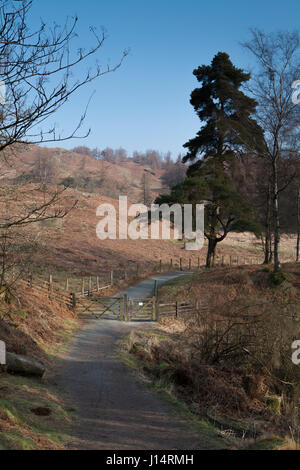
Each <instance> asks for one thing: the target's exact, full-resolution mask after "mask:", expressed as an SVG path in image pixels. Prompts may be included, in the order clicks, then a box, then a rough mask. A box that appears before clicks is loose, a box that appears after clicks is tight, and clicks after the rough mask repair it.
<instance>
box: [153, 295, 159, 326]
mask: <svg viewBox="0 0 300 470" xmlns="http://www.w3.org/2000/svg"><path fill="white" fill-rule="evenodd" d="M154 311H155V321H159V301H158V295H157V296H156V297H154Z"/></svg>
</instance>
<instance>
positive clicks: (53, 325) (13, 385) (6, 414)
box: [0, 291, 79, 450]
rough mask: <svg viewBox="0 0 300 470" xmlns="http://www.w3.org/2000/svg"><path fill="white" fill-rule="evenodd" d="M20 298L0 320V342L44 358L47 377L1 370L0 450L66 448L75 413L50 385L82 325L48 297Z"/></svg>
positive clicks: (23, 294) (28, 295)
mask: <svg viewBox="0 0 300 470" xmlns="http://www.w3.org/2000/svg"><path fill="white" fill-rule="evenodd" d="M17 295H18V296H19V299H20V301H19V302H20V303H18V302H15V303H13V304H11V305H9V307H7V308H9V310H8V311H7V313H6V315H3V318H2V319H1V320H0V338H1V339H3V340H5V342H6V344H7V349H8V351H11V352H15V353H17V354H25V355H26V354H28V356H32V357H35V358H36V359H40V360H42V361H43V362H44V363H45V364H46V367H47V373H46V376H45V378H43V379H36V378H29V377H22V376H18V375H11V374H8V373H6V372H5V370H4V369H3V370H2V372H1V370H0V449H1V450H53V449H59V450H60V449H64V448H65V445H66V442H67V441H68V440H69V439H70V435H71V432H72V422H73V415H74V413H73V412H74V410H73V409H72V408H71V407H69V406H68V404H66V403H65V401H64V399H63V398H62V397H61V396H60V392H59V391H58V390H57V389H56V388H55V387H54V386H53V385H51V384H50V383H49V377H51V375H52V371H53V370H54V369H55V370H56V368H57V366H58V361H59V359H60V357H61V356H62V354H63V353H64V351H65V349H66V348H67V345H68V343H69V342H70V340H71V339H72V337H73V336H74V334H75V332H76V331H77V330H78V327H79V321H78V319H77V318H76V316H75V315H74V313H73V312H71V311H70V310H68V309H66V308H65V307H63V306H61V305H58V304H56V303H55V302H52V301H50V300H49V299H48V298H47V297H44V296H40V295H39V294H36V293H33V294H32V293H28V292H26V291H20V292H17ZM2 307H3V309H4V308H6V307H5V305H2ZM20 311H22V315H20Z"/></svg>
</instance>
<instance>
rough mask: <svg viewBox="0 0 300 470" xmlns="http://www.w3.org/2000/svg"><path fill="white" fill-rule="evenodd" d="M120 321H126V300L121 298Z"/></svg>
mask: <svg viewBox="0 0 300 470" xmlns="http://www.w3.org/2000/svg"><path fill="white" fill-rule="evenodd" d="M120 321H124V299H123V297H120Z"/></svg>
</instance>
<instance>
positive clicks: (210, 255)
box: [206, 238, 217, 268]
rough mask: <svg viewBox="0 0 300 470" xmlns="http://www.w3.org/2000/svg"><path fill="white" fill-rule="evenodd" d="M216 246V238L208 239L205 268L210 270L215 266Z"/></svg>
mask: <svg viewBox="0 0 300 470" xmlns="http://www.w3.org/2000/svg"><path fill="white" fill-rule="evenodd" d="M216 246H217V240H216V238H209V239H208V249H207V256H206V267H207V268H211V267H213V266H214V265H215V256H216Z"/></svg>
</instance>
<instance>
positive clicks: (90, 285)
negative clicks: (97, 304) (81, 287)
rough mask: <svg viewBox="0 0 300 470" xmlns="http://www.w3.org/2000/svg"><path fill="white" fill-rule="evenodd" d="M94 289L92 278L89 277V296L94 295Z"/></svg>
mask: <svg viewBox="0 0 300 470" xmlns="http://www.w3.org/2000/svg"><path fill="white" fill-rule="evenodd" d="M92 290H93V288H92V278H91V277H90V279H89V296H91V295H92Z"/></svg>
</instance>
